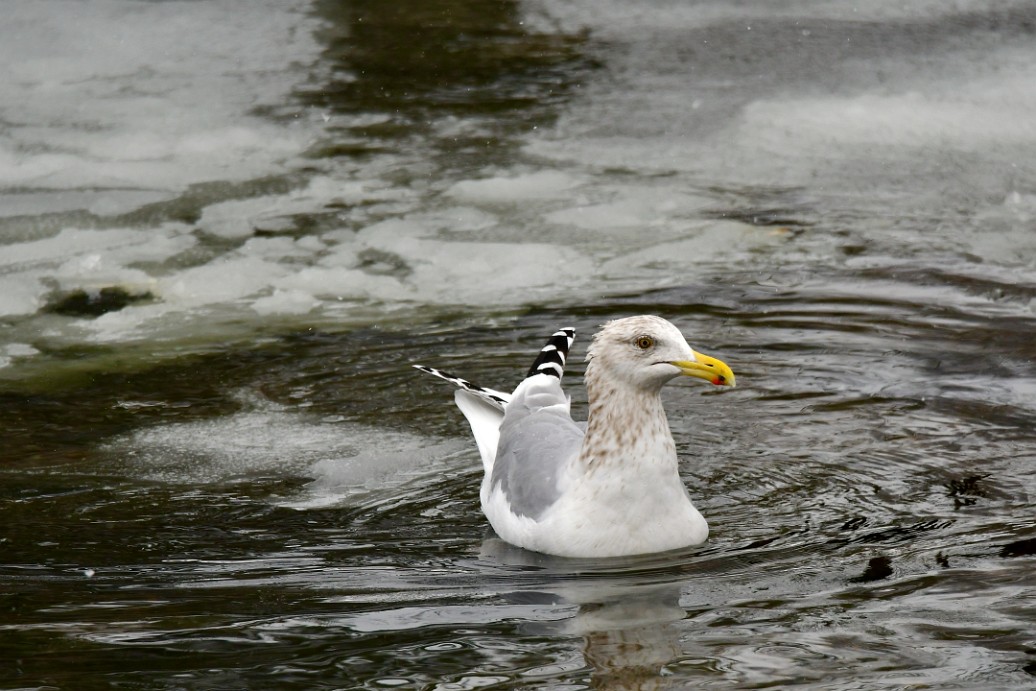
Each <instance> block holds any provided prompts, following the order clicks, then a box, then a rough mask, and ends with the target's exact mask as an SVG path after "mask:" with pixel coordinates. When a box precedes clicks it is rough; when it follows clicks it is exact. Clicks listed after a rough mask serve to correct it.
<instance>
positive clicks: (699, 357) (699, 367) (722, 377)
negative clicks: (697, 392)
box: [669, 353, 737, 387]
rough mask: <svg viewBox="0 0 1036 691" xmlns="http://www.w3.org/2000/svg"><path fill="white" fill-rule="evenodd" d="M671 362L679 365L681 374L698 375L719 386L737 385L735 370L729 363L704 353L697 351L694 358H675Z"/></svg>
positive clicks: (675, 365) (676, 365)
mask: <svg viewBox="0 0 1036 691" xmlns="http://www.w3.org/2000/svg"><path fill="white" fill-rule="evenodd" d="M669 364H670V365H673V366H674V367H679V368H680V374H684V375H686V376H688V377H698V378H699V379H704V380H705V381H709V382H712V383H713V384H715V385H717V386H730V387H734V386H737V383H736V380H735V378H734V372H733V371H732V370H731V369H730V368H729V367H727V363H725V362H723V361H722V360H717V359H716V358H714V357H709V356H708V355H705V354H703V353H695V354H694V360H674V361H672V362H670V363H669Z"/></svg>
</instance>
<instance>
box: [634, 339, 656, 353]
mask: <svg viewBox="0 0 1036 691" xmlns="http://www.w3.org/2000/svg"><path fill="white" fill-rule="evenodd" d="M634 343H636V344H637V347H638V348H640V349H641V350H647V349H648V348H650V347H652V346H653V345H655V339H653V338H651V337H650V336H637V340H636V341H634Z"/></svg>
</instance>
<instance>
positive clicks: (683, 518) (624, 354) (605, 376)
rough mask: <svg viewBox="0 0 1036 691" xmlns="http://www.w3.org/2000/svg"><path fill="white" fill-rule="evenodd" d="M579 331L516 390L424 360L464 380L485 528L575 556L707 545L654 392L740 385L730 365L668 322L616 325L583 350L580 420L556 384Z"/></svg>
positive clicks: (550, 351)
mask: <svg viewBox="0 0 1036 691" xmlns="http://www.w3.org/2000/svg"><path fill="white" fill-rule="evenodd" d="M573 338H574V332H573V331H572V330H571V329H562V330H561V331H558V332H556V333H555V334H554V335H553V336H551V339H550V341H549V342H548V343H547V345H546V346H545V347H544V348H543V349H542V350H541V351H540V354H539V357H538V358H537V359H536V361H535V362H534V363H533V366H532V367H531V368H530V370H529V374H528V376H527V377H526V378H525V379H524V380H523V381H522V382H521V383H520V384H519V385H518V387H517V388H516V389H515V390H514V392H513V393H511V394H507V393H504V392H500V391H494V390H492V389H485V388H482V387H479V386H477V385H475V384H472V383H470V382H468V381H466V380H463V379H460V378H458V377H454V376H453V375H449V374H446V373H444V372H441V371H439V370H435V369H432V368H429V367H421V366H417V367H418V368H419V369H422V370H423V371H426V372H430V373H431V374H435V375H437V376H440V377H442V378H444V379H446V380H448V381H450V382H452V383H453V384H455V385H456V386H458V387H460V388H459V390H458V391H457V392H456V395H455V401H456V403H457V406H458V407H459V408H460V409H461V411H462V412H463V413H464V416H465V417H466V418H467V420H468V423H469V424H470V425H471V431H472V433H473V434H474V436H475V442H476V444H477V445H478V449H479V453H480V454H481V456H482V463H483V465H484V467H485V476H484V478H483V481H482V491H481V499H482V510H483V511H484V512H485V514H486V517H487V518H488V519H489V522H490V524H492V526H493V528H494V530H496V532H497V534H498V535H499V536H500V537H501V538H503V539H504V540H506V541H507V542H510V543H512V544H515V545H518V546H520V547H525V548H526V549H531V550H535V551H537V552H545V553H547V554H555V555H559V556H569V557H609V556H622V555H632V554H643V553H648V552H661V551H665V550H670V549H676V548H679V547H685V546H688V545H693V544H698V543H701V542H704V541H705V540H706V539H707V537H708V533H709V528H708V524H707V523H706V522H705V519H704V518H703V517H702V515H701V514H700V513H699V512H698V510H697V509H696V508H695V507H694V504H693V503H692V502H691V499H690V497H689V496H688V494H687V491H686V489H685V488H684V486H683V483H682V482H681V480H680V475H679V469H678V466H677V456H676V446H675V444H674V443H673V438H672V434H671V433H670V431H669V423H668V421H667V420H666V416H665V411H664V410H663V408H662V400H661V398H660V396H659V394H660V391H661V388H662V386H663V385H664V384H665V383H666V382H667V381H669V380H670V379H672V378H673V377H676V376H679V375H687V376H692V377H698V378H702V379H706V380H708V381H710V382H712V383H714V384H718V385H727V386H734V384H735V380H734V374H733V372H731V371H730V368H729V367H727V365H726V364H724V363H723V362H721V361H719V360H716V359H714V358H711V357H709V356H706V355H703V354H701V353H696V352H695V351H694V350H692V349H691V347H690V346H689V345H688V344H687V341H686V340H685V339H684V337H683V335H682V334H681V333H680V331H679V330H678V329H677V328H676V327H675V326H673V325H672V324H671V323H669V322H668V321H666V320H665V319H662V318H660V317H655V316H648V315H645V316H638V317H629V318H626V319H619V320H615V321H611V322H608V323H607V324H605V325H604V326H603V327H602V328H601V330H600V331H599V332H598V333H597V334H596V335H595V336H594V338H593V343H592V344H591V346H590V349H589V352H588V353H587V362H588V364H587V368H586V386H587V395H588V401H589V415H588V420H587V422H586V423H577V422H575V421H573V420H572V416H571V414H570V410H569V399H568V397H567V396H565V394H564V392H563V391H562V389H561V376H562V373H563V371H564V365H565V360H566V358H567V355H568V349H569V347H570V346H571V344H572V340H573Z"/></svg>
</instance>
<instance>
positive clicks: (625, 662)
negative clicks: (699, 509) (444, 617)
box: [480, 537, 687, 691]
mask: <svg viewBox="0 0 1036 691" xmlns="http://www.w3.org/2000/svg"><path fill="white" fill-rule="evenodd" d="M480 556H481V557H482V559H483V560H485V561H490V562H497V563H499V564H500V565H502V566H506V567H509V569H515V568H518V569H521V573H522V575H523V576H526V575H527V576H528V579H526V578H523V577H519V578H515V579H513V581H512V582H511V585H512V586H513V587H516V590H514V591H512V592H510V593H507V594H506V595H505V596H508V597H511V598H513V599H515V600H520V601H523V602H532V601H538V602H543V603H554V604H557V605H559V606H574V607H575V610H574V615H573V616H571V617H567V618H563V619H559V620H554V621H536V622H530V623H528V624H527V625H526V628H528V629H530V630H531V631H533V632H542V633H544V634H551V635H554V636H559V635H560V636H571V637H581V638H582V649H581V652H582V655H583V659H584V661H585V664H586V666H587V667H588V668H589V669H590V682H591V683H590V686H591V688H594V689H608V690H609V691H613V690H614V691H620V690H626V689H630V690H634V689H635V690H638V691H639V690H645V691H646V690H648V689H668V688H673V687H672V686H671V683H670V678H669V677H668V676H667V674H666V672H665V667H666V665H668V664H670V663H672V662H674V661H676V660H679V659H681V658H682V657H684V655H685V651H684V650H683V648H682V646H681V644H680V632H681V627H680V626H679V625H678V623H679V622H681V621H683V620H684V619H685V618H686V616H687V613H686V611H685V610H684V609H683V608H682V607H680V589H681V580H680V578H679V576H678V575H676V574H673V573H672V572H670V573H669V577H668V578H665V577H664V575H663V574H660V573H659V572H658V569H657V568H654V569H648V571H649V572H650V576H648V575H647V574H645V569H644V568H643V567H644V561H643V560H638V559H608V560H576V559H564V558H560V557H551V556H549V555H543V554H536V553H534V552H529V551H527V550H524V549H520V548H518V547H514V546H512V545H509V544H507V543H506V542H504V541H503V540H500V539H499V538H496V537H493V538H488V539H486V540H485V541H484V542H483V544H482V550H481V555H480ZM651 565H652V566H654V567H658V565H659V562H658V561H657V560H655V561H653V562H651ZM638 566H639V568H638ZM660 577H661V578H660ZM659 581H668V582H659ZM674 581H675V582H674Z"/></svg>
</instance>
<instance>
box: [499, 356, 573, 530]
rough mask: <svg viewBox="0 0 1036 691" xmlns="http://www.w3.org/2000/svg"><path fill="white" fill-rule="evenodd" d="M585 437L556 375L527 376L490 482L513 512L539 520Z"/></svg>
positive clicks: (504, 427)
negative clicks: (573, 416) (505, 498)
mask: <svg viewBox="0 0 1036 691" xmlns="http://www.w3.org/2000/svg"><path fill="white" fill-rule="evenodd" d="M584 434H585V431H584V428H582V427H580V426H579V425H577V424H576V423H575V422H574V421H573V420H572V416H571V415H569V412H568V399H567V398H566V397H565V395H564V393H563V392H562V390H561V382H560V381H559V380H558V379H557V378H556V377H553V376H548V375H539V376H534V377H530V378H528V379H526V380H525V381H524V382H523V383H522V385H521V386H519V387H518V389H517V390H515V392H514V396H513V398H512V399H511V401H510V402H509V403H508V404H507V408H506V410H505V412H504V420H503V422H502V423H501V425H500V443H499V446H498V447H497V453H496V461H495V462H494V465H493V480H492V482H493V485H494V486H496V485H498V486H499V487H500V489H501V490H503V492H504V494H506V495H507V501H508V503H509V504H510V505H511V511H513V512H514V513H515V514H516V515H518V516H528V517H529V518H531V519H533V520H537V519H539V518H540V516H542V515H543V513H544V512H545V511H546V510H547V509H548V508H549V507H550V505H551V504H553V503H554V502H555V501H557V499H558V497H559V496H561V488H560V487H559V485H558V480H559V476H560V475H561V473H562V472H564V471H565V470H566V469H567V467H568V464H569V463H572V462H573V460H574V459H575V457H576V456H577V455H578V454H579V449H580V447H581V446H582V444H583V436H584Z"/></svg>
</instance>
